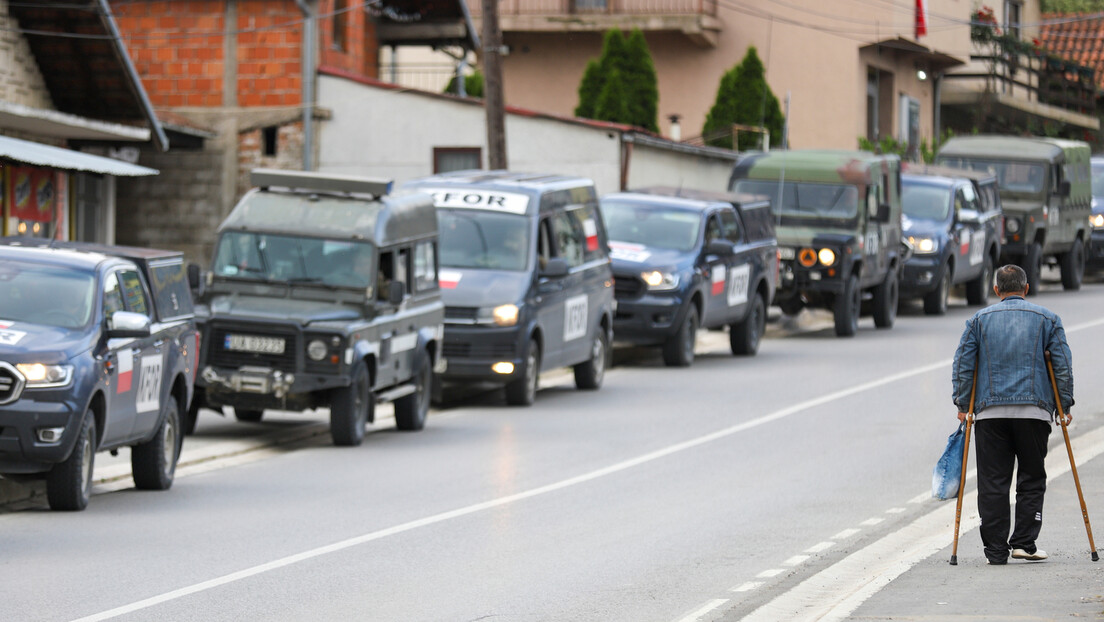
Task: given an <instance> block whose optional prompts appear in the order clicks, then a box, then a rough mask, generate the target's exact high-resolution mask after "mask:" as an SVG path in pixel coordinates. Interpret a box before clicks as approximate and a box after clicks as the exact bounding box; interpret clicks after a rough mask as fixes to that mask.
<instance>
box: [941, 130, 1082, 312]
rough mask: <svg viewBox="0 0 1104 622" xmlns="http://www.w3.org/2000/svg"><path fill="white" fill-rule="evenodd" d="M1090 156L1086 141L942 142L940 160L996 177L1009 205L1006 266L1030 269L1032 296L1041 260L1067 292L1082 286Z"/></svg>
mask: <svg viewBox="0 0 1104 622" xmlns="http://www.w3.org/2000/svg"><path fill="white" fill-rule="evenodd" d="M1089 157H1090V152H1089V146H1088V144H1087V143H1083V142H1080V141H1076V140H1062V139H1057V138H1043V137H1020V136H961V137H955V138H951V139H950V140H948V141H947V142H946V143H944V144H943V146H942V147H941V148H940V149H939V153H938V154H937V155H936V161H937V163H939V164H944V165H948V166H955V167H958V168H969V169H975V170H981V171H987V172H989V173H991V174H993V175H995V176H996V177H997V183H998V185H999V186H1000V193H1001V203H1002V206H1003V208H1004V245H1003V247H1002V253H1001V262H1002V263H1016V264H1018V265H1020V266H1021V267H1022V268H1023V269H1024V271H1025V272H1027V283H1028V286H1029V289H1028V292H1027V293H1028V295H1032V294H1033V293H1036V292H1038V290H1039V275H1040V273H1041V272H1042V266H1043V262H1047V263H1053V264H1057V265H1058V266H1059V267H1060V269H1061V273H1062V287H1063V288H1065V289H1069V290H1075V289H1079V288H1080V287H1081V280H1082V278H1083V277H1084V274H1085V261H1086V257H1087V255H1088V245H1089V238H1090V234H1091V231H1090V229H1089V216H1090V215H1091V214H1092V187H1091V174H1090V170H1089Z"/></svg>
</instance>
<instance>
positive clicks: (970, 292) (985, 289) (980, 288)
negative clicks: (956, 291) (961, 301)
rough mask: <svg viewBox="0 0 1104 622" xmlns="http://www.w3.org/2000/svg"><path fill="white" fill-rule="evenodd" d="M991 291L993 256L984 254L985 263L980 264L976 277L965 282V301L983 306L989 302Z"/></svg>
mask: <svg viewBox="0 0 1104 622" xmlns="http://www.w3.org/2000/svg"><path fill="white" fill-rule="evenodd" d="M991 291H993V258H992V257H990V256H989V255H988V254H986V255H985V263H983V264H982V266H981V274H979V275H978V276H977V278H976V279H974V280H972V281H970V282H968V283H966V302H967V303H968V304H971V305H974V306H980V307H984V306H985V305H987V304H989V293H990V292H991Z"/></svg>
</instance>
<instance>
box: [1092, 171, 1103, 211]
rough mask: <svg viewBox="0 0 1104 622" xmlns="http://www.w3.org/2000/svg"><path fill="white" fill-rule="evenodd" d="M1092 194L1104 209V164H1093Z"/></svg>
mask: <svg viewBox="0 0 1104 622" xmlns="http://www.w3.org/2000/svg"><path fill="white" fill-rule="evenodd" d="M1092 193H1093V196H1094V197H1096V202H1097V203H1098V204H1101V205H1099V207H1104V162H1093V163H1092Z"/></svg>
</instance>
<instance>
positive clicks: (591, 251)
mask: <svg viewBox="0 0 1104 622" xmlns="http://www.w3.org/2000/svg"><path fill="white" fill-rule="evenodd" d="M567 213H568V214H570V215H571V218H572V219H573V220H574V221H575V223H574V229H575V230H576V231H582V232H583V260H584V261H594V260H595V259H601V258H602V255H603V254H604V253H603V250H602V238H603V237H605V236H599V232H598V228H599V227H602V226H603V225H602V222H601V218H599V217H598V212H597V210H596V209H595V207H594V206H592V205H591V206H583V207H580V208H578V209H573V210H569V211H568V212H567Z"/></svg>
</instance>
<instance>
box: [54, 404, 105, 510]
mask: <svg viewBox="0 0 1104 622" xmlns="http://www.w3.org/2000/svg"><path fill="white" fill-rule="evenodd" d="M95 461H96V420H95V417H93V416H92V411H85V413H84V419H83V420H82V421H81V426H80V435H79V436H78V437H77V443H76V445H74V446H73V451H72V452H71V453H70V454H69V457H68V458H66V459H65V461H64V462H59V463H58V464H55V465H54V468H52V469H50V472H49V473H48V474H47V475H46V500H47V501H48V502H49V503H50V509H51V510H61V511H79V510H83V509H84V508H86V507H88V499H89V498H90V497H91V496H92V468H93V466H94V465H95Z"/></svg>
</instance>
